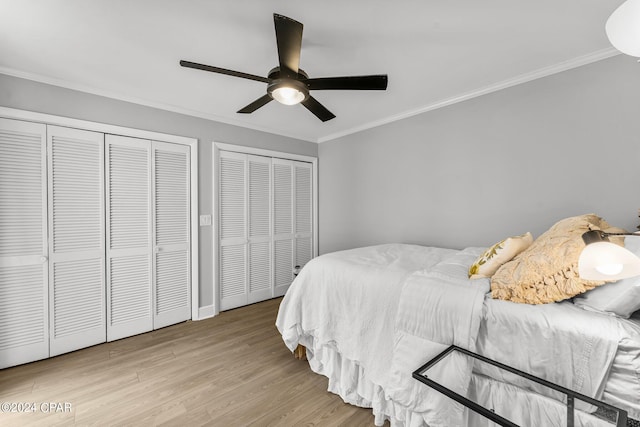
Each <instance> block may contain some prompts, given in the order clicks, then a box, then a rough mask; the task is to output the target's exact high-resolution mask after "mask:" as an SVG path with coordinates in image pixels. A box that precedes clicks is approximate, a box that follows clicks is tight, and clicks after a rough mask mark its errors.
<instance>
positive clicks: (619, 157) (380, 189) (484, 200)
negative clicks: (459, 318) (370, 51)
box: [319, 55, 640, 253]
mask: <svg viewBox="0 0 640 427" xmlns="http://www.w3.org/2000/svg"><path fill="white" fill-rule="evenodd" d="M391 78H393V76H391ZM639 139H640V66H639V65H638V64H637V63H636V61H635V59H634V58H630V57H627V56H623V55H620V56H616V57H613V58H610V59H607V60H604V61H600V62H597V63H593V64H590V65H587V66H583V67H580V68H577V69H573V70H569V71H565V72H563V73H559V74H555V75H553V76H549V77H546V78H543V79H539V80H535V81H532V82H529V83H527V84H523V85H519V86H516V87H512V88H509V89H505V90H502V91H499V92H495V93H492V94H489V95H485V96H481V97H478V98H474V99H471V100H468V101H465V102H462V103H459V104H455V105H452V106H449V107H446V108H442V109H439V110H435V111H431V112H428V113H424V114H421V115H418V116H414V117H411V118H408V119H405V120H402V121H398V122H394V123H391V124H388V125H384V126H380V127H377V128H374V129H370V130H368V131H365V132H360V133H357V134H354V135H350V136H346V137H343V138H340V139H337V140H334V141H329V142H325V143H322V144H320V147H319V164H320V166H319V170H320V183H319V189H320V203H319V207H320V225H319V227H320V238H319V240H320V252H321V253H326V252H330V251H334V250H340V249H346V248H352V247H358V246H364V245H372V244H378V243H385V242H406V243H420V244H425V245H435V246H444V247H452V248H462V247H465V246H488V245H491V244H493V243H495V242H496V241H498V240H500V239H502V238H504V237H506V236H508V235H513V234H521V233H524V232H526V231H531V232H532V233H533V234H534V236H538V235H539V234H541V233H542V232H544V231H545V230H546V229H547V228H548V227H549V226H550V225H552V224H553V223H555V222H556V221H557V220H559V219H561V218H564V217H567V216H572V215H578V214H582V213H590V212H594V213H596V214H598V215H600V216H602V217H603V218H605V219H606V220H607V221H609V222H610V223H612V224H614V225H617V226H621V227H624V228H627V229H630V230H634V229H635V227H636V226H637V225H638V224H639V223H640V222H639V221H640V220H639V219H638V217H637V215H638V208H640V188H639V187H640V143H639Z"/></svg>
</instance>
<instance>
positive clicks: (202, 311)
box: [196, 304, 216, 320]
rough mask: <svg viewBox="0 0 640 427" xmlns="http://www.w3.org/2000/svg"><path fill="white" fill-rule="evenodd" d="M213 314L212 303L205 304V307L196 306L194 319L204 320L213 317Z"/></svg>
mask: <svg viewBox="0 0 640 427" xmlns="http://www.w3.org/2000/svg"><path fill="white" fill-rule="evenodd" d="M215 315H216V312H215V310H214V309H213V304H212V305H207V306H205V307H200V308H198V318H197V319H196V320H204V319H207V318H209V317H213V316H215Z"/></svg>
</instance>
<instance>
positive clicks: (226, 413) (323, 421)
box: [0, 298, 373, 427]
mask: <svg viewBox="0 0 640 427" xmlns="http://www.w3.org/2000/svg"><path fill="white" fill-rule="evenodd" d="M280 301H281V299H280V298H278V299H274V300H270V301H265V302H262V303H258V304H254V305H251V306H248V307H242V308H239V309H235V310H231V311H228V312H224V313H221V314H220V315H218V316H216V317H214V318H211V319H207V320H203V321H198V322H186V323H181V324H178V325H174V326H169V327H167V328H164V329H160V330H157V331H153V332H150V333H146V334H142V335H138V336H135V337H130V338H126V339H122V340H119V341H115V342H111V343H106V344H100V345H97V346H94V347H90V348H87V349H83V350H79V351H76V352H73V353H69V354H65V355H61V356H58V357H54V358H51V359H47V360H43V361H39V362H34V363H30V364H27V365H22V366H17V367H14V368H9V369H4V370H0V402H14V403H23V404H24V403H32V402H33V403H35V409H36V412H35V413H22V414H18V413H6V412H4V413H3V412H0V425H2V426H32V425H33V426H56V425H98V426H103V425H118V426H120V425H131V426H146V425H167V426H171V425H176V426H183V427H190V426H198V425H213V426H245V425H255V426H338V425H344V426H373V415H372V414H371V410H370V409H364V408H357V407H354V406H351V405H348V404H345V403H344V402H343V401H342V399H340V397H338V396H336V395H334V394H331V393H329V392H327V391H326V390H327V379H326V378H325V377H323V376H320V375H317V374H315V373H313V372H312V371H311V370H310V369H309V365H308V363H307V362H306V361H300V360H296V359H294V357H293V355H292V354H291V352H289V350H288V349H287V348H286V347H285V346H284V344H283V342H282V339H281V337H280V335H279V334H278V331H277V330H276V328H275V319H276V314H277V311H278V306H279V304H280ZM49 402H52V403H60V404H61V405H60V406H59V407H55V406H51V405H48V404H47V403H49ZM65 403H66V404H68V405H67V407H68V406H69V405H70V410H68V411H65V407H64V405H65ZM43 404H44V405H43ZM31 408H33V406H31ZM14 409H15V408H14ZM56 409H58V410H60V411H61V412H58V413H56V412H55V410H56ZM43 411H49V412H48V413H45V412H43Z"/></svg>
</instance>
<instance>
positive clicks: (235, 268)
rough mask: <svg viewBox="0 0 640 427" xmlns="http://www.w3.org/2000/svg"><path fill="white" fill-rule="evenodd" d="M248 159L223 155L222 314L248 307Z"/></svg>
mask: <svg viewBox="0 0 640 427" xmlns="http://www.w3.org/2000/svg"><path fill="white" fill-rule="evenodd" d="M246 175H247V156H246V155H245V154H239V153H233V152H227V151H220V157H219V165H218V177H217V178H218V179H217V181H218V185H219V188H218V197H219V203H218V206H219V213H218V215H219V218H218V224H219V225H218V236H219V237H218V238H219V242H220V246H219V262H218V266H219V289H220V310H228V309H231V308H234V307H239V306H242V305H246V304H247V302H248V292H247V243H248V233H247V226H246V225H247V218H246V206H247V200H246V199H247V191H246V189H247V179H246Z"/></svg>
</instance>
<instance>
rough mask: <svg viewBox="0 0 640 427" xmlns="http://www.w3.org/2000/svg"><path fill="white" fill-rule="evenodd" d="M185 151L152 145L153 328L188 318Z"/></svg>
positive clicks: (187, 172) (181, 147) (188, 204)
mask: <svg viewBox="0 0 640 427" xmlns="http://www.w3.org/2000/svg"><path fill="white" fill-rule="evenodd" d="M189 151H190V149H189V147H188V146H184V145H176V144H167V143H161V142H153V206H154V216H153V220H154V221H153V222H154V233H153V237H154V239H153V240H154V255H153V272H154V284H155V286H154V287H153V301H154V313H153V314H154V321H153V326H154V329H157V328H161V327H164V326H167V325H171V324H174V323H178V322H182V321H184V320H188V319H190V318H191V257H190V249H189V248H190V247H191V242H190V234H191V233H190V229H191V227H190V212H191V208H190V207H191V202H190V197H189V195H190V180H191V172H190V167H189V162H190V153H189Z"/></svg>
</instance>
